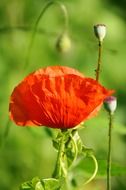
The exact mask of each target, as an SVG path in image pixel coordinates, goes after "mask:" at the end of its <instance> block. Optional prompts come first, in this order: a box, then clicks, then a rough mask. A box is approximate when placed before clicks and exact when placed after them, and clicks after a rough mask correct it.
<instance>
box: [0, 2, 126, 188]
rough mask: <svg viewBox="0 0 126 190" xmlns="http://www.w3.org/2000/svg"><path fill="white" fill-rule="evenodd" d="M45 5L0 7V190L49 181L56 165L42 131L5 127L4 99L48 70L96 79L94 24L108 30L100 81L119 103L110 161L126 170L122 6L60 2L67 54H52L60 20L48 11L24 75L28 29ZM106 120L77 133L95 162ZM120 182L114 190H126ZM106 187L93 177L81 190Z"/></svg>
mask: <svg viewBox="0 0 126 190" xmlns="http://www.w3.org/2000/svg"><path fill="white" fill-rule="evenodd" d="M45 2H48V0H46V1H44V0H36V1H33V0H11V1H9V0H1V1H0V129H1V130H0V142H1V144H0V190H17V189H18V187H19V184H21V183H22V182H24V181H27V180H30V179H32V178H33V177H34V176H39V177H45V178H46V177H50V176H51V173H52V171H53V168H54V163H55V159H56V152H55V150H54V149H53V147H52V142H51V138H50V137H49V136H48V134H47V132H46V130H45V128H44V127H42V128H37V129H31V128H21V127H17V126H16V125H15V124H13V123H11V125H10V128H9V127H8V125H7V123H8V104H9V97H10V94H11V92H12V90H13V88H14V86H15V85H16V84H18V83H19V81H21V80H22V79H23V78H24V76H25V75H27V74H28V73H29V72H32V71H34V70H36V69H38V68H40V67H45V66H49V65H66V66H70V67H74V68H76V69H78V70H79V71H81V72H82V73H84V74H85V75H87V76H90V77H95V72H94V70H95V68H96V64H97V54H98V52H97V48H98V43H97V40H96V38H95V36H94V33H93V25H94V24H97V23H104V24H106V26H107V36H106V38H105V40H104V48H103V55H102V71H101V78H100V80H101V83H102V84H103V85H104V86H106V87H108V88H110V89H115V91H116V96H117V98H118V109H117V111H116V115H115V119H114V122H115V126H114V130H113V152H112V154H113V156H112V158H113V161H114V162H116V163H118V164H120V165H122V166H126V116H125V113H126V14H125V9H126V2H125V1H124V0H120V1H118V0H62V1H61V0H60V2H63V3H64V4H65V5H66V7H67V9H68V12H69V21H70V22H69V35H70V37H71V40H72V49H71V51H70V52H69V53H67V54H65V55H61V54H60V53H59V52H57V51H56V48H55V44H56V40H57V38H58V35H59V34H60V32H61V31H62V28H63V17H62V15H61V12H60V11H59V9H58V7H57V6H52V7H50V9H48V11H47V12H46V14H45V15H44V17H43V19H42V20H41V21H40V24H39V28H40V29H43V30H44V32H37V34H36V37H35V42H34V46H33V48H32V52H31V55H30V60H29V65H27V68H26V69H25V70H24V65H25V60H26V54H27V51H28V45H29V42H30V39H31V34H32V30H31V28H32V27H33V26H34V23H35V21H36V19H37V17H38V15H39V14H40V12H41V10H42V7H43V5H44V3H45ZM20 27H21V28H20ZM19 28H20V29H19ZM45 31H46V32H45ZM107 119H108V116H107V114H106V113H105V111H104V110H101V112H100V113H99V115H98V116H97V117H96V118H94V119H92V120H90V121H87V122H86V123H85V125H86V127H85V128H82V129H81V130H80V133H81V137H82V139H83V141H84V143H85V144H86V145H87V146H89V147H92V148H93V149H94V150H95V152H96V156H97V158H98V159H106V156H107V151H106V150H107V127H108V120H107ZM54 133H55V132H54ZM125 181H126V175H124V176H122V175H121V176H116V177H113V179H112V185H113V190H120V189H121V190H124V189H126V184H125ZM105 186H106V184H105V179H103V178H100V177H97V178H96V180H94V181H93V182H92V183H91V184H90V185H87V186H86V189H87V190H90V189H92V190H103V189H106V187H105Z"/></svg>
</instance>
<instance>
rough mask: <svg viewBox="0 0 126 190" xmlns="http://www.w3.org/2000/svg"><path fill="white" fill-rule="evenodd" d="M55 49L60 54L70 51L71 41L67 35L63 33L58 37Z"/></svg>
mask: <svg viewBox="0 0 126 190" xmlns="http://www.w3.org/2000/svg"><path fill="white" fill-rule="evenodd" d="M56 49H57V50H58V51H59V52H61V53H67V52H68V51H69V50H70V49H71V40H70V38H69V36H68V34H67V33H63V34H61V35H60V36H59V37H58V39H57V42H56Z"/></svg>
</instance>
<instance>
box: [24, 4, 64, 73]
mask: <svg viewBox="0 0 126 190" xmlns="http://www.w3.org/2000/svg"><path fill="white" fill-rule="evenodd" d="M55 4H56V5H58V7H59V8H60V9H61V11H62V14H63V16H64V27H63V31H66V30H67V28H68V13H67V9H66V7H65V6H64V5H63V4H62V3H60V2H59V1H49V2H48V3H46V5H45V7H44V8H43V9H42V11H41V12H40V14H39V16H38V18H37V20H36V22H35V24H34V29H33V33H32V36H31V40H30V43H29V47H28V52H27V55H26V62H25V65H24V70H25V69H26V67H27V66H28V64H29V58H30V54H31V50H32V46H33V42H34V39H35V34H36V32H37V27H38V24H39V22H40V20H41V18H42V17H43V15H44V13H45V12H46V11H47V9H48V8H49V7H50V6H51V5H55Z"/></svg>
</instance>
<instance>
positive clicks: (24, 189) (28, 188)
mask: <svg viewBox="0 0 126 190" xmlns="http://www.w3.org/2000/svg"><path fill="white" fill-rule="evenodd" d="M20 190H33V188H32V183H31V182H30V181H28V182H24V183H23V184H21V185H20Z"/></svg>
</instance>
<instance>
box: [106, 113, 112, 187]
mask: <svg viewBox="0 0 126 190" xmlns="http://www.w3.org/2000/svg"><path fill="white" fill-rule="evenodd" d="M112 116H113V115H112V114H111V113H109V133H108V136H109V139H108V159H107V190H111V149H112V148H111V146H112V124H113V117H112Z"/></svg>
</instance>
